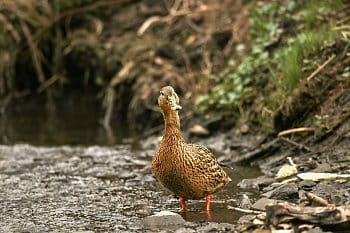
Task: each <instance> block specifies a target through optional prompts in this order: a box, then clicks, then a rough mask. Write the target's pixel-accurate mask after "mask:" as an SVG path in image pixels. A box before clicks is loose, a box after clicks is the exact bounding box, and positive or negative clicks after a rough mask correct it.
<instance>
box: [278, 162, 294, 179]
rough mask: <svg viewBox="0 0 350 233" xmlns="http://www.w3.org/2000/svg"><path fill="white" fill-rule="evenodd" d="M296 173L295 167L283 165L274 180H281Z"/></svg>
mask: <svg viewBox="0 0 350 233" xmlns="http://www.w3.org/2000/svg"><path fill="white" fill-rule="evenodd" d="M297 173H298V170H297V168H296V166H295V165H294V166H293V165H289V164H285V165H283V166H282V167H281V168H280V169H279V170H278V172H277V174H276V178H277V179H283V178H286V177H289V176H292V175H295V174H297Z"/></svg>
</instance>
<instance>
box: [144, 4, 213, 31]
mask: <svg viewBox="0 0 350 233" xmlns="http://www.w3.org/2000/svg"><path fill="white" fill-rule="evenodd" d="M212 10H217V9H216V8H209V7H207V6H206V5H201V6H200V7H199V8H198V9H197V10H195V11H189V10H171V11H170V12H169V15H166V16H151V17H150V18H148V19H147V20H146V21H145V22H144V23H143V24H142V25H141V27H140V28H139V30H137V35H138V36H142V35H143V34H144V33H145V32H146V31H147V29H148V28H149V27H150V26H151V25H152V24H154V23H156V22H161V23H167V22H169V21H170V20H172V19H173V18H175V17H178V16H186V15H193V14H198V13H202V12H207V11H212Z"/></svg>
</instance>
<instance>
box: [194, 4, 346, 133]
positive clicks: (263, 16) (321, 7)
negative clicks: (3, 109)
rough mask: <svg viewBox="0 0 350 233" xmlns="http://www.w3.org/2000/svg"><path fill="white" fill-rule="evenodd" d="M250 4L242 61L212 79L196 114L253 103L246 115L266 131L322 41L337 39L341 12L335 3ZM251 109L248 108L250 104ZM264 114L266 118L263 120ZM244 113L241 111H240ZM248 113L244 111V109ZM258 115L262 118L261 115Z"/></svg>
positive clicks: (314, 60)
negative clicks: (253, 107) (247, 33)
mask: <svg viewBox="0 0 350 233" xmlns="http://www.w3.org/2000/svg"><path fill="white" fill-rule="evenodd" d="M282 3H283V4H282V5H281V1H280V2H277V1H271V2H267V3H262V2H256V3H255V6H254V7H253V11H252V13H251V16H250V23H251V27H250V30H249V35H250V41H249V42H248V43H247V44H245V45H238V46H241V47H242V46H244V47H248V46H249V45H250V47H249V49H246V54H245V56H244V58H243V59H242V60H241V61H239V62H236V63H237V64H233V66H230V67H228V68H227V69H226V70H225V71H224V72H222V73H220V74H219V75H218V76H215V77H214V78H213V79H214V80H215V81H216V85H215V87H214V88H213V91H212V92H211V93H210V94H208V95H204V96H201V97H200V98H199V99H198V107H199V110H200V111H202V112H210V111H212V109H213V108H216V109H217V110H220V111H224V112H227V113H228V114H229V115H232V113H234V112H238V113H240V115H242V109H243V108H244V105H245V104H244V103H250V104H248V108H250V107H251V106H252V104H251V103H252V102H254V99H256V100H258V101H259V102H261V103H262V104H261V103H260V104H259V103H255V107H256V109H255V110H254V112H251V113H243V115H244V117H246V116H247V115H249V114H250V115H251V116H250V117H251V120H253V119H258V120H257V121H256V120H255V122H256V123H258V125H259V127H261V126H267V127H268V128H271V127H272V125H271V113H273V112H275V111H276V110H277V108H278V107H279V106H280V105H281V104H282V103H283V102H284V101H285V100H286V99H287V98H288V96H290V94H291V92H292V91H293V90H294V89H295V88H296V87H297V85H298V83H299V82H300V81H301V80H303V79H304V78H306V73H305V70H307V69H309V68H317V66H318V65H319V64H320V59H318V58H317V57H318V56H319V54H320V51H321V49H322V48H323V47H324V46H325V45H326V43H327V42H330V41H334V40H335V39H337V38H339V37H340V35H339V33H337V32H336V31H335V30H334V29H333V27H334V24H335V16H336V14H337V12H339V10H341V9H342V8H343V4H342V2H341V1H318V0H312V1H308V3H307V4H305V3H304V2H298V1H282ZM253 105H254V104H253ZM264 110H267V111H268V112H269V113H270V115H268V116H266V114H264V113H263V112H264ZM243 111H244V110H243ZM246 111H248V110H246ZM262 113H263V114H262Z"/></svg>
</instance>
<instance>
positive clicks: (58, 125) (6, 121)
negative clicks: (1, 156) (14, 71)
mask: <svg viewBox="0 0 350 233" xmlns="http://www.w3.org/2000/svg"><path fill="white" fill-rule="evenodd" d="M102 117H103V110H102V109H101V103H100V102H99V100H98V99H97V98H96V93H94V92H86V93H80V92H79V93H74V92H70V93H67V94H66V95H64V97H61V98H55V99H54V100H53V101H49V100H48V99H47V98H46V96H43V95H41V96H30V97H28V98H27V97H25V98H21V99H16V100H14V101H13V102H12V103H11V104H10V106H9V107H8V108H7V109H6V113H5V114H3V115H0V135H1V136H0V143H1V144H13V143H29V144H32V145H45V146H58V145H115V144H119V143H122V142H123V140H124V139H125V138H128V137H130V136H131V135H130V134H129V131H128V130H127V129H126V127H125V124H121V123H119V122H118V119H117V116H114V118H113V119H112V129H114V131H109V132H108V131H106V130H105V129H104V127H103V126H102V125H101V124H100V123H99V121H100V119H101V118H102Z"/></svg>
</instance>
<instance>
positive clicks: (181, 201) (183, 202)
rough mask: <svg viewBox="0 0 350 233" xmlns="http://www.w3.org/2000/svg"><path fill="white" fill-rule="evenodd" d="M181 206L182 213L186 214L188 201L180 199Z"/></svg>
mask: <svg viewBox="0 0 350 233" xmlns="http://www.w3.org/2000/svg"><path fill="white" fill-rule="evenodd" d="M180 205H181V211H182V212H185V211H186V210H187V209H186V199H185V198H183V197H180Z"/></svg>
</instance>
